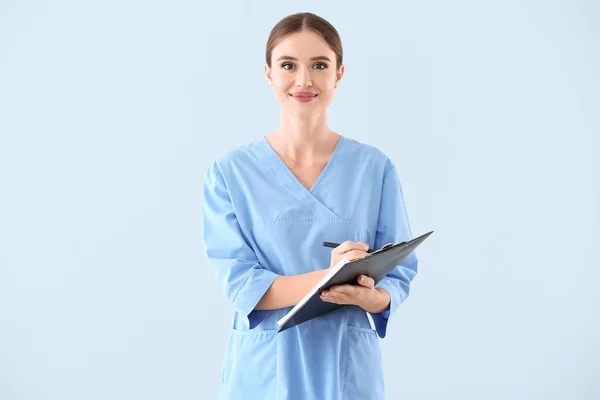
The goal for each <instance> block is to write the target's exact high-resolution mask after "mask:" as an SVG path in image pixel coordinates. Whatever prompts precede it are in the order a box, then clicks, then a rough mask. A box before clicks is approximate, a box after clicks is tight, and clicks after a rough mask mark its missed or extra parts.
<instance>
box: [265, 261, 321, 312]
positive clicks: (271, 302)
mask: <svg viewBox="0 0 600 400" xmlns="http://www.w3.org/2000/svg"><path fill="white" fill-rule="evenodd" d="M326 273H327V269H322V270H318V271H313V272H308V273H306V274H300V275H290V276H279V277H277V278H276V279H275V281H273V284H272V285H271V287H269V290H267V292H266V293H265V295H264V296H263V297H262V299H261V300H260V301H259V302H258V305H257V306H256V309H257V310H273V309H276V308H284V307H289V306H294V305H296V304H298V302H299V301H300V300H301V299H302V298H303V297H304V296H305V295H306V293H308V292H309V291H310V290H311V289H312V288H313V287H314V286H315V285H316V284H317V283H318V282H319V281H320V280H321V279H323V277H324V276H325V274H326Z"/></svg>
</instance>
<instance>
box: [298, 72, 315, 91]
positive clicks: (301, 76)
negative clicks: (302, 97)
mask: <svg viewBox="0 0 600 400" xmlns="http://www.w3.org/2000/svg"><path fill="white" fill-rule="evenodd" d="M296 86H298V87H307V86H312V79H311V77H310V71H309V70H308V69H306V68H299V69H298V74H297V75H296Z"/></svg>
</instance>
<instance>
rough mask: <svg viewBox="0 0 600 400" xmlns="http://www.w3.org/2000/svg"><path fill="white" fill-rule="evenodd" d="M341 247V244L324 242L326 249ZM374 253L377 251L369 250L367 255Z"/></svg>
mask: <svg viewBox="0 0 600 400" xmlns="http://www.w3.org/2000/svg"><path fill="white" fill-rule="evenodd" d="M339 245H340V243H333V242H323V246H325V247H331V248H336V247H338V246H339ZM374 251H375V250H373V249H369V250H367V253H372V252H374Z"/></svg>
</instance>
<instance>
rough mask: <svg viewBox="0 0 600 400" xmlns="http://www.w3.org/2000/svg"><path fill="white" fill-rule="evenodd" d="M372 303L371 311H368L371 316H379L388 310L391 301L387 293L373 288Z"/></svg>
mask: <svg viewBox="0 0 600 400" xmlns="http://www.w3.org/2000/svg"><path fill="white" fill-rule="evenodd" d="M373 293H374V295H375V296H374V297H375V299H374V301H373V305H372V309H371V310H370V311H369V312H370V313H371V314H379V313H382V312H384V311H386V310H389V309H390V302H391V301H392V299H391V296H390V294H389V292H388V291H387V290H385V289H383V288H374V291H373Z"/></svg>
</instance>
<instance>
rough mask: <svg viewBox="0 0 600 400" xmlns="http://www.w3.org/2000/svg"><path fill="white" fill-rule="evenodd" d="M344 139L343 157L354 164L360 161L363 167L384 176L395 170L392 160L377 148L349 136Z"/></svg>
mask: <svg viewBox="0 0 600 400" xmlns="http://www.w3.org/2000/svg"><path fill="white" fill-rule="evenodd" d="M344 139H345V142H346V146H345V151H344V155H343V156H344V157H346V158H347V159H350V160H353V161H354V162H356V161H358V160H360V163H359V164H362V166H363V167H365V168H369V167H370V168H375V169H377V170H378V171H379V172H380V173H381V175H382V176H385V175H386V174H387V173H388V172H389V171H390V170H391V169H392V168H394V166H395V165H394V162H393V161H392V159H391V158H390V157H389V156H388V155H387V154H386V153H385V152H384V151H383V150H381V149H380V148H378V147H377V146H374V145H372V144H368V143H363V142H360V141H358V140H356V139H352V138H350V137H347V136H344Z"/></svg>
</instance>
